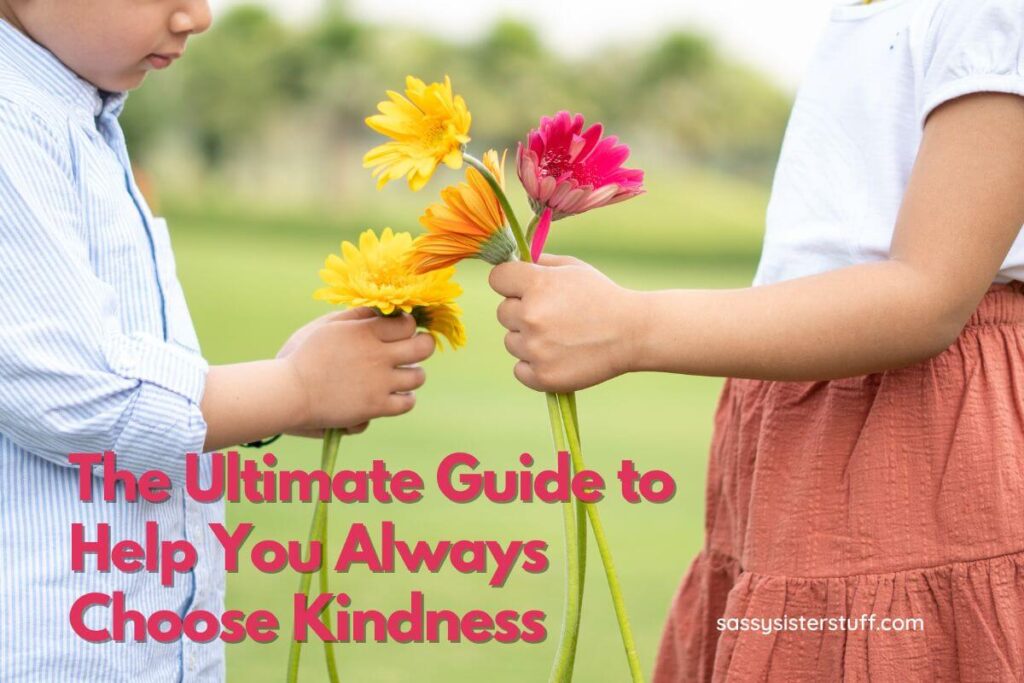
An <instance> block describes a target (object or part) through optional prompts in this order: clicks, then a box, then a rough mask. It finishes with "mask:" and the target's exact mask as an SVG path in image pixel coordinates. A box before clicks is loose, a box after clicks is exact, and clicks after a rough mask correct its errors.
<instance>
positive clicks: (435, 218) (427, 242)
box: [410, 150, 518, 273]
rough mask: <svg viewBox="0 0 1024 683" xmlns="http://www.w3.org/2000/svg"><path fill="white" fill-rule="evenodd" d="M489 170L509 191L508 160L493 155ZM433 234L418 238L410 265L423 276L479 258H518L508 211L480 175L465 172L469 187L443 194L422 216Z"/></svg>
mask: <svg viewBox="0 0 1024 683" xmlns="http://www.w3.org/2000/svg"><path fill="white" fill-rule="evenodd" d="M483 162H484V165H485V166H486V167H487V170H489V171H490V172H491V173H492V174H493V175H494V177H495V178H496V179H497V180H498V184H499V185H500V186H501V187H502V189H504V187H505V155H504V154H503V155H502V157H501V160H500V161H499V160H498V153H497V152H495V151H494V150H489V151H488V152H487V153H486V154H484V158H483ZM420 223H421V224H422V225H423V227H425V228H426V229H427V230H428V232H427V233H426V234H424V235H420V236H419V237H417V238H416V241H415V243H414V244H413V250H412V253H411V255H410V266H411V267H412V269H413V270H415V271H416V272H418V273H426V272H429V271H432V270H437V269H439V268H448V267H450V266H453V265H455V264H456V263H458V262H459V261H461V260H462V259H465V258H479V259H483V260H484V261H487V262H488V263H490V264H492V265H497V264H499V263H505V262H506V261H510V260H512V259H513V258H516V257H518V250H517V249H516V242H515V239H514V238H513V236H512V232H511V230H509V228H508V225H507V224H506V219H505V212H504V211H502V209H501V203H500V202H499V201H498V197H497V195H495V193H494V190H493V189H491V186H490V185H488V184H487V181H486V180H485V179H484V176H483V174H482V173H480V171H478V170H476V169H475V168H473V167H472V166H470V167H468V168H467V169H466V182H464V183H459V184H458V185H452V186H449V187H446V188H445V189H443V190H441V202H439V203H436V204H431V205H430V206H428V207H427V210H426V212H425V213H424V214H423V215H422V216H420Z"/></svg>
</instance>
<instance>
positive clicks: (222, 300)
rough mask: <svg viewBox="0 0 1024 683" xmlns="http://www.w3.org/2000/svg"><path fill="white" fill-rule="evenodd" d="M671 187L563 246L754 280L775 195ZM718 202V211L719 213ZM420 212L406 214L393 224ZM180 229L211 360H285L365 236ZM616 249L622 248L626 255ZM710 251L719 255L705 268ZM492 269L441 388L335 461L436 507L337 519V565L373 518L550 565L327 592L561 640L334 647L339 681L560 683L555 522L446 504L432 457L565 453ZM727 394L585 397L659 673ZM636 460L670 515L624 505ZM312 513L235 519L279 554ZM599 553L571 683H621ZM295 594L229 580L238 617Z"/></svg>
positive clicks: (405, 532)
mask: <svg viewBox="0 0 1024 683" xmlns="http://www.w3.org/2000/svg"><path fill="white" fill-rule="evenodd" d="M676 180H677V181H678V182H681V183H682V186H681V187H682V189H681V190H680V191H679V192H677V193H672V192H670V191H667V190H668V187H667V185H668V184H669V183H666V187H661V188H657V186H654V187H652V190H654V189H661V190H662V192H661V193H658V194H659V195H660V196H662V197H668V199H666V200H662V201H661V204H660V208H659V207H658V206H656V205H655V203H654V202H651V203H649V204H644V201H646V200H638V201H637V202H636V204H635V205H631V206H632V209H631V211H630V212H629V213H626V212H625V211H624V210H622V209H619V208H612V209H609V210H607V211H606V212H603V213H602V212H596V213H595V215H594V216H593V218H590V217H581V218H580V219H578V222H577V224H576V225H574V226H572V228H571V229H570V228H569V227H568V225H569V224H568V223H567V224H566V226H567V227H566V228H565V229H564V230H559V231H558V233H557V235H556V236H555V237H554V238H553V244H552V249H553V250H554V251H558V252H569V253H577V254H581V255H585V256H587V257H588V258H591V259H592V261H593V262H594V263H595V264H596V265H598V266H599V267H601V268H602V269H603V270H604V271H605V272H606V273H608V274H609V275H610V276H611V277H613V278H615V279H616V280H617V281H619V282H620V283H622V284H624V285H627V286H631V287H635V288H641V289H653V288H664V287H687V286H700V287H731V286H743V285H745V284H747V283H749V281H750V279H751V277H752V275H753V266H754V262H753V260H752V257H751V254H753V253H754V252H755V251H756V237H754V238H752V237H751V235H752V234H753V233H752V231H751V230H750V229H748V228H747V227H745V226H746V225H748V224H750V220H751V218H750V217H751V216H752V215H754V214H755V212H756V211H757V210H758V209H757V207H758V206H760V210H763V197H762V196H761V195H759V194H758V193H757V192H755V191H754V190H751V189H749V188H747V189H743V188H739V189H738V188H737V187H735V186H731V185H729V184H728V183H726V182H724V181H721V180H720V179H718V180H716V179H714V178H708V177H704V178H703V179H697V177H696V176H694V177H693V178H691V184H690V185H686V184H685V182H683V181H685V178H683V179H676ZM697 185H700V187H696V186H697ZM406 194H408V193H406ZM652 196H655V192H654V191H652ZM728 197H731V199H728ZM418 199H419V200H423V199H424V198H423V197H419V198H418ZM711 206H715V207H722V208H720V209H712V208H707V207H711ZM406 208H408V207H407V206H405V205H400V206H398V207H393V209H392V210H393V211H394V212H395V213H396V214H397V213H398V211H399V209H406ZM168 215H170V216H171V217H172V219H173V220H172V221H171V225H172V230H173V233H172V237H173V240H174V246H175V251H176V254H177V262H178V271H179V277H180V278H181V280H182V283H183V285H184V288H185V290H186V294H187V297H188V301H189V302H190V308H191V312H192V315H193V319H194V320H195V324H196V327H197V330H198V332H199V337H200V339H201V341H202V345H203V351H204V355H205V356H206V357H207V358H208V359H209V360H210V362H211V363H214V364H216V363H230V362H239V361H244V360H251V359H257V358H267V357H272V356H273V354H274V353H275V352H276V351H277V349H278V348H279V346H280V345H281V344H282V343H283V342H284V340H285V339H286V338H287V336H288V334H289V333H290V332H291V331H292V330H293V329H295V328H297V327H298V326H299V325H301V324H302V323H304V322H306V321H308V320H309V319H311V318H313V317H315V316H317V315H319V314H322V313H324V312H326V311H327V310H329V309H327V308H326V307H325V306H324V305H323V304H321V303H319V302H314V301H313V300H312V298H311V292H312V291H313V289H314V288H315V287H316V286H317V285H318V280H317V277H316V271H317V269H318V268H319V267H320V265H321V264H322V262H323V258H324V256H325V255H326V254H327V253H328V252H330V251H332V250H336V249H337V244H338V241H339V238H340V237H351V236H352V235H353V234H354V233H355V232H356V231H357V229H358V227H357V226H360V225H363V223H361V222H356V223H345V224H344V225H342V224H341V222H340V221H337V220H334V219H331V220H326V221H325V222H323V223H322V224H321V223H318V222H317V218H316V216H305V217H296V216H293V217H292V218H291V219H290V220H289V219H287V217H286V216H284V214H282V215H280V216H275V215H274V214H272V213H271V214H264V215H262V216H260V215H258V214H257V213H256V212H254V211H250V212H248V213H247V214H246V213H245V212H243V217H242V218H232V217H231V215H230V213H229V212H227V210H224V211H223V212H221V213H218V212H217V211H216V210H213V211H211V212H208V213H205V214H204V213H202V212H200V211H198V210H193V209H191V208H189V207H187V206H184V207H182V206H178V208H177V209H175V210H171V211H168ZM407 215H408V214H407ZM413 215H414V214H413ZM679 216H688V218H687V219H686V221H685V223H687V224H689V226H690V227H689V228H688V230H692V231H693V232H694V234H690V233H689V232H686V231H679V230H678V229H677V227H678V226H676V223H675V219H676V217H679ZM627 220H628V222H629V224H630V225H631V226H633V227H635V228H636V229H637V230H638V231H640V230H642V231H643V234H644V236H645V238H644V241H643V242H641V241H640V240H623V239H621V237H622V230H623V229H624V228H621V227H620V226H624V225H626V221H627ZM679 220H680V221H681V223H680V224H682V219H681V218H680V219H679ZM588 221H589V222H588ZM704 222H706V223H707V224H708V225H709V227H708V229H707V230H704V231H702V232H700V235H699V239H698V236H696V231H697V228H698V226H700V225H701V224H702V223H704ZM757 224H758V223H754V225H757ZM559 227H560V226H559ZM584 239H586V240H587V243H586V244H584V243H583V240H584ZM621 244H625V248H622V249H620V245H621ZM752 244H753V245H754V246H751V245H752ZM683 254H686V255H687V256H686V257H685V258H684V257H683ZM711 254H717V255H718V256H719V258H718V259H716V260H715V261H711V260H710V256H709V255H711ZM701 255H703V256H701ZM486 273H487V271H486V269H485V267H484V266H483V265H482V264H479V263H476V262H472V263H468V264H465V265H464V266H462V267H460V274H459V278H458V279H459V281H460V282H461V283H462V284H463V286H464V287H465V289H466V294H465V296H464V297H463V300H462V304H463V306H464V308H465V310H466V315H465V321H466V324H467V327H468V329H469V335H470V340H469V345H468V347H467V348H466V349H464V350H462V351H459V352H457V353H452V352H450V351H446V352H444V353H439V354H436V355H435V357H434V358H432V359H431V360H430V361H429V362H428V364H427V370H428V376H429V379H428V382H427V385H426V386H425V387H424V388H423V389H422V390H421V391H420V392H419V395H418V397H419V400H418V405H417V407H416V409H415V410H414V411H413V412H412V413H411V414H409V415H406V416H402V417H400V418H396V419H390V420H380V421H377V422H375V423H374V424H373V425H371V427H370V429H369V430H368V431H367V433H366V434H364V435H362V436H359V437H352V438H345V439H343V440H342V447H341V448H342V450H341V455H340V457H339V467H342V468H352V469H358V468H362V467H367V466H368V465H369V463H370V461H371V460H373V459H377V458H379V459H383V460H385V461H386V462H387V463H388V465H389V466H390V467H391V468H392V469H393V470H394V469H399V468H410V469H415V470H417V471H419V472H420V474H421V475H422V476H423V478H424V480H425V482H426V494H425V499H424V500H423V501H422V502H420V503H418V504H415V505H400V504H391V505H382V504H367V505H348V506H345V505H340V504H335V505H332V506H331V508H330V512H329V514H330V529H331V531H332V536H333V538H334V539H335V540H334V542H333V551H334V552H335V553H336V552H337V550H338V543H339V539H340V538H341V537H342V535H343V534H344V532H345V531H346V529H347V526H348V525H349V524H352V523H355V522H363V523H365V524H367V525H368V526H369V528H370V529H371V531H373V530H374V529H377V528H379V524H380V522H381V521H382V520H390V521H393V522H395V524H396V526H397V533H398V537H399V538H402V539H405V540H420V539H422V540H428V541H435V540H439V539H449V540H458V539H472V540H482V539H493V540H499V541H504V542H507V541H510V540H523V541H526V540H530V539H542V540H544V541H546V542H548V543H549V549H548V553H547V555H548V558H549V560H550V568H549V569H548V570H547V571H546V572H544V573H541V574H536V575H534V574H528V573H525V572H523V571H522V570H519V569H517V570H514V571H513V573H512V575H511V577H510V579H509V581H508V582H507V583H506V585H505V586H504V587H502V588H491V587H489V586H488V585H487V575H479V574H465V575H464V574H459V573H456V572H454V571H452V570H448V569H446V570H444V571H442V572H440V573H438V574H430V573H421V574H409V573H407V572H405V571H404V570H403V569H399V571H396V572H395V573H392V574H376V575H375V574H371V573H369V572H368V571H366V570H365V569H359V570H353V571H352V572H350V573H347V574H337V575H333V576H332V579H331V588H332V589H333V590H335V591H344V592H346V593H348V594H349V595H350V596H351V598H352V603H353V604H352V607H353V608H354V609H370V608H372V609H378V610H381V611H383V612H385V613H387V612H390V611H393V610H396V609H401V608H407V606H408V600H409V593H410V591H412V590H422V591H423V592H424V593H425V595H426V606H427V609H451V610H454V611H456V612H465V611H468V610H471V609H483V610H486V611H488V612H491V613H494V612H497V611H499V610H502V609H516V610H528V609H539V610H542V611H544V612H545V613H546V614H547V617H546V619H545V622H544V623H545V626H546V628H547V630H548V637H547V640H546V641H545V642H543V643H541V644H537V645H525V644H512V645H499V644H486V645H474V644H469V643H462V644H415V645H397V644H374V643H371V644H347V645H339V646H338V647H337V654H338V658H339V663H340V667H341V671H342V680H344V681H373V682H374V683H389V682H392V681H393V682H399V681H411V680H417V681H431V682H433V681H437V682H440V681H476V680H486V681H489V682H490V683H505V682H508V683H512V682H517V683H518V682H522V681H543V680H547V673H548V670H549V667H550V664H551V661H552V657H553V654H554V647H555V643H556V642H557V634H558V630H559V628H560V624H561V604H562V556H561V550H560V548H561V516H560V515H561V513H560V509H559V508H558V506H556V505H545V504H541V503H529V504H504V505H499V504H493V503H488V502H485V501H482V500H479V501H476V502H474V503H470V504H466V505H458V504H455V503H452V502H449V501H447V500H446V499H444V498H443V497H442V496H441V494H440V493H439V492H438V490H437V487H436V485H435V483H434V479H433V473H434V470H435V468H436V466H437V464H438V462H439V461H440V460H441V458H442V457H444V456H445V455H447V454H448V453H450V452H453V451H468V452H471V453H473V454H475V455H476V456H477V457H478V458H479V459H480V460H481V461H482V462H483V464H484V467H487V468H490V469H495V470H499V471H502V470H504V469H510V468H514V467H515V466H516V464H517V458H518V456H519V454H520V453H522V452H524V451H527V452H530V453H532V454H534V455H535V456H536V457H537V460H538V465H537V466H535V467H534V470H537V469H539V467H541V466H543V465H544V464H545V463H548V462H551V461H552V459H553V454H552V450H551V446H550V437H549V433H548V426H547V418H546V409H545V404H544V400H543V397H541V396H540V395H537V394H534V393H532V392H530V391H528V390H527V389H525V388H524V387H522V386H521V385H519V384H517V383H516V382H515V381H514V379H513V377H512V373H511V369H512V361H511V359H510V358H509V357H508V356H507V355H506V353H505V351H504V348H503V346H502V343H501V337H502V330H501V328H500V327H499V325H498V324H497V322H496V320H495V315H494V311H495V306H496V304H497V301H498V298H497V296H496V295H495V294H494V293H493V292H492V291H491V290H490V289H489V288H488V287H487V285H486ZM720 386H721V380H718V379H711V378H699V377H679V376H667V375H654V374H649V375H638V376H628V377H624V378H620V379H618V380H615V381H613V382H611V383H609V384H607V385H605V386H601V387H596V388H594V389H591V390H588V391H586V392H584V393H582V394H581V395H580V415H581V423H582V433H583V443H584V450H585V455H586V457H587V460H588V464H589V465H590V467H591V468H592V469H596V470H597V471H598V472H600V473H601V474H602V475H603V476H604V477H605V479H606V481H608V482H609V484H610V485H612V486H610V487H609V492H610V495H609V496H608V497H607V499H606V500H605V502H603V503H602V504H601V511H602V515H603V518H604V520H605V523H606V525H607V533H608V536H609V540H610V542H611V544H612V547H613V549H614V551H615V557H616V561H617V564H618V568H619V571H620V578H621V581H622V585H623V590H624V593H625V597H626V600H627V604H628V607H629V612H630V617H631V620H632V623H633V625H634V629H635V635H636V638H637V641H638V645H639V648H640V653H641V657H642V661H643V664H644V668H645V670H646V671H647V672H648V675H649V673H650V669H651V666H652V664H653V661H654V655H655V652H656V649H657V646H658V639H659V636H660V632H661V627H662V623H663V620H664V617H665V614H666V610H667V608H668V605H669V601H670V599H671V597H672V594H673V592H674V590H675V588H676V586H677V584H678V581H679V579H680V577H681V575H682V573H683V572H684V571H685V569H686V567H687V565H688V563H689V561H690V559H691V557H692V556H693V555H694V554H695V553H696V551H697V550H698V547H699V545H700V543H701V540H702V536H701V533H702V532H701V529H702V523H703V522H702V520H703V498H704V497H703V480H704V470H705V461H706V454H707V449H708V444H709V440H710V435H711V424H712V415H713V411H714V408H715V403H716V399H717V394H718V391H719V388H720ZM268 400H273V397H268ZM273 450H274V452H275V453H276V454H277V455H278V457H279V460H280V466H281V467H289V468H308V469H312V468H315V467H316V466H317V465H318V463H319V444H318V443H317V442H313V441H309V440H302V439H293V438H285V439H282V440H281V441H279V442H278V443H277V444H275V445H274V447H273ZM249 454H250V455H256V454H254V453H251V452H250V453H249ZM625 458H630V459H633V460H634V461H635V462H636V463H637V466H638V467H639V468H641V469H644V470H647V469H654V468H659V469H663V470H666V471H668V472H670V473H671V474H672V475H673V476H674V477H675V479H676V482H677V484H678V492H677V494H676V496H675V498H674V499H673V500H671V501H669V502H668V503H665V504H662V505H652V504H639V505H630V504H627V503H625V502H623V501H622V500H621V498H620V497H619V496H618V495H617V493H616V492H615V488H614V484H615V477H614V473H615V470H616V467H617V464H618V462H619V461H620V460H622V459H625ZM311 514H312V506H310V505H305V504H294V505H284V504H275V505H256V504H237V505H231V506H229V509H228V520H229V522H230V523H239V522H242V521H251V522H254V523H255V525H256V530H255V532H254V534H253V537H252V539H251V541H250V543H254V542H255V541H256V540H257V539H261V538H273V539H276V540H279V541H284V540H288V539H305V537H306V533H307V530H308V525H309V520H310V518H311ZM591 549H592V550H593V553H592V555H591V557H592V558H593V559H592V561H591V563H590V572H589V574H588V581H587V586H586V588H587V593H586V599H585V603H584V608H583V628H582V632H581V638H580V643H579V656H578V660H577V666H576V676H575V680H577V681H588V682H590V681H599V682H605V681H619V680H625V678H626V664H625V660H624V656H623V654H622V651H621V648H620V646H619V641H618V634H617V630H616V626H615V620H614V615H613V612H612V606H611V601H610V599H609V596H608V590H607V586H606V585H605V583H604V577H603V575H602V572H601V568H600V563H599V561H598V560H597V556H596V548H594V546H593V544H591ZM297 583H298V576H297V575H296V574H294V573H292V572H290V571H284V572H281V573H278V574H272V575H267V574H262V573H260V572H258V571H256V570H254V569H253V567H252V565H251V563H250V562H248V561H243V563H242V567H241V570H240V571H239V572H238V573H237V574H233V575H230V576H229V577H228V588H227V602H228V607H229V608H234V609H241V610H244V611H246V612H250V611H253V610H256V609H261V608H262V609H270V610H272V611H274V612H275V613H276V614H277V615H278V616H279V617H280V618H281V620H282V623H283V624H285V625H287V624H288V622H289V618H288V617H289V615H290V604H291V595H292V593H293V592H294V590H295V587H296V585H297ZM281 636H282V637H281V638H279V639H278V640H277V641H276V642H275V643H272V644H268V645H256V644H251V643H243V644H239V645H235V646H229V648H228V665H227V666H228V680H229V681H237V682H240V683H241V682H244V681H252V680H261V681H263V680H278V679H279V678H282V677H283V673H284V670H285V663H286V659H287V650H288V644H289V640H290V637H291V634H290V632H289V631H288V630H287V629H286V628H283V629H282V631H281ZM302 671H303V675H302V680H305V681H323V680H326V677H325V667H324V665H323V656H322V646H321V645H320V643H319V642H316V641H315V642H313V643H311V644H309V645H307V646H306V647H305V648H304V653H303V668H302Z"/></svg>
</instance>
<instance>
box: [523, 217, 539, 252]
mask: <svg viewBox="0 0 1024 683" xmlns="http://www.w3.org/2000/svg"><path fill="white" fill-rule="evenodd" d="M537 223H540V214H539V213H535V214H533V218H531V219H530V224H529V225H527V226H526V241H527V242H529V244H530V246H533V231H534V230H536V229H537Z"/></svg>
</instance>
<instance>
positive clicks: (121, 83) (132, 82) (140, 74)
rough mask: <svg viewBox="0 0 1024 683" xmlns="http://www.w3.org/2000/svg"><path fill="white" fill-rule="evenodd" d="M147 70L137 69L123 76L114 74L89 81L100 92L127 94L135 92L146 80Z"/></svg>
mask: <svg viewBox="0 0 1024 683" xmlns="http://www.w3.org/2000/svg"><path fill="white" fill-rule="evenodd" d="M146 73H147V71H146V70H145V69H137V70H134V71H128V72H125V73H122V74H112V75H108V76H104V77H102V78H95V79H87V80H89V82H91V83H92V84H93V85H95V86H96V87H97V88H99V89H100V90H104V91H106V92H125V91H128V90H134V89H135V88H138V87H139V86H140V85H142V82H143V81H144V80H146Z"/></svg>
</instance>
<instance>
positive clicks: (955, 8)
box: [919, 0, 1024, 126]
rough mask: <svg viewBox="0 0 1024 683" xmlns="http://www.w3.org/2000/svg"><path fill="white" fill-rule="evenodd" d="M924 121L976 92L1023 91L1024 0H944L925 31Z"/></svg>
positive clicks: (921, 116) (1017, 93) (921, 117)
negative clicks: (938, 108)
mask: <svg viewBox="0 0 1024 683" xmlns="http://www.w3.org/2000/svg"><path fill="white" fill-rule="evenodd" d="M921 63H922V68H923V74H922V86H921V92H920V100H919V102H920V110H919V114H920V121H921V124H922V126H923V125H924V123H925V121H926V120H927V118H928V115H929V114H931V112H932V111H934V110H935V108H936V107H938V106H939V105H941V104H943V103H945V102H948V101H949V100H953V99H956V98H958V97H962V96H964V95H969V94H972V93H977V92H1001V93H1009V94H1015V95H1022V96H1024V0H940V1H939V2H937V3H936V5H935V8H934V13H933V14H932V15H931V17H930V22H929V23H928V26H927V29H926V30H925V32H924V39H923V44H922V53H921Z"/></svg>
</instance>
